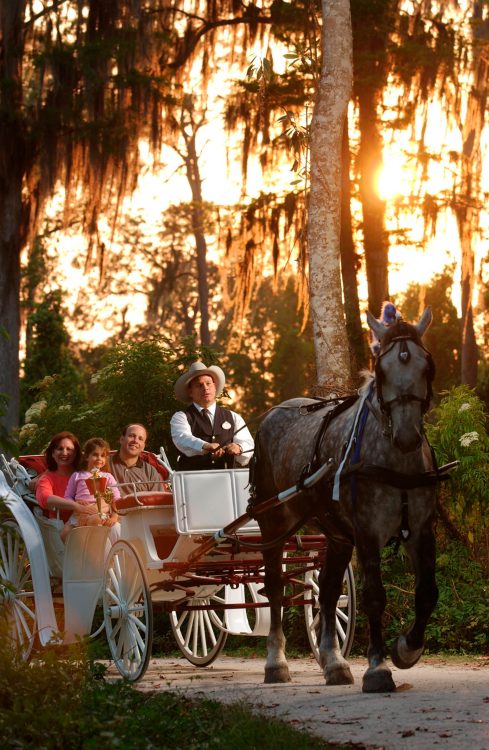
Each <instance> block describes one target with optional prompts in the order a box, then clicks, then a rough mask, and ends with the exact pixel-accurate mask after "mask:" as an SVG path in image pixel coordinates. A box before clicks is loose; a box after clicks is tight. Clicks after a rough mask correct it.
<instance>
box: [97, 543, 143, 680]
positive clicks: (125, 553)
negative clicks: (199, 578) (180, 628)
mask: <svg viewBox="0 0 489 750" xmlns="http://www.w3.org/2000/svg"><path fill="white" fill-rule="evenodd" d="M103 608H104V622H105V631H106V634H107V640H108V642H109V648H110V652H111V654H112V658H113V660H114V664H115V666H116V667H117V669H118V670H119V672H120V673H121V675H122V676H123V677H125V678H126V679H128V680H130V681H131V682H136V681H137V680H140V679H141V677H142V676H143V675H144V673H145V671H146V668H147V666H148V662H149V658H150V656H151V645H152V642H153V610H152V607H151V597H150V592H149V588H148V584H147V582H146V576H145V573H144V569H143V566H142V564H141V561H140V559H139V555H138V553H137V552H136V550H135V549H134V547H132V546H131V545H130V544H129V543H128V542H125V541H123V540H121V541H118V542H116V543H115V544H114V545H113V547H112V548H111V550H110V552H109V555H108V557H107V562H106V565H105V578H104V587H103Z"/></svg>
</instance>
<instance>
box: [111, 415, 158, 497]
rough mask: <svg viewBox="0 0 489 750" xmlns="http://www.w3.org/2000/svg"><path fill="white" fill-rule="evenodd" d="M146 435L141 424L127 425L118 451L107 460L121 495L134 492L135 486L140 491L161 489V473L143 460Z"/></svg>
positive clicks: (144, 428)
mask: <svg viewBox="0 0 489 750" xmlns="http://www.w3.org/2000/svg"><path fill="white" fill-rule="evenodd" d="M147 437H148V433H147V430H146V427H145V426H144V425H142V424H138V423H135V424H128V425H126V426H125V427H124V429H123V430H122V433H121V437H120V445H119V450H118V451H117V452H116V453H114V454H112V455H111V456H110V458H109V464H110V471H111V473H112V474H113V475H114V477H115V478H116V480H117V483H118V484H119V485H120V491H121V494H122V495H130V494H132V493H133V492H134V487H133V486H131V485H134V484H136V486H137V488H138V490H139V491H140V492H141V491H148V492H151V491H153V490H154V491H158V490H159V488H160V487H161V482H162V476H163V475H162V473H161V472H160V471H158V469H157V468H156V467H155V466H154V465H153V464H152V463H150V461H149V460H148V461H145V460H143V457H142V454H143V452H144V449H145V447H146V440H147Z"/></svg>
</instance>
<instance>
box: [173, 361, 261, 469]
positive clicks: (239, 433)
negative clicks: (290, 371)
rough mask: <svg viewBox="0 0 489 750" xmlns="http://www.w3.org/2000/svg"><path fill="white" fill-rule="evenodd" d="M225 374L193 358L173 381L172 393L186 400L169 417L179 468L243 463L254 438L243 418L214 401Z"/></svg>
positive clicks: (246, 460)
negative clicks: (182, 406)
mask: <svg viewBox="0 0 489 750" xmlns="http://www.w3.org/2000/svg"><path fill="white" fill-rule="evenodd" d="M225 382H226V376H225V375H224V372H223V371H222V370H221V368H220V367H217V366H216V365H211V366H210V367H206V366H205V364H204V363H203V362H193V363H192V364H191V365H190V367H189V369H188V370H187V371H186V372H184V373H183V375H180V377H179V378H178V380H177V381H176V383H175V397H176V398H177V399H178V400H179V401H183V403H185V404H187V405H188V406H187V408H186V409H185V411H183V410H182V411H177V412H176V413H175V414H174V415H173V417H172V418H171V422H170V426H171V436H172V440H173V442H174V444H175V446H176V448H177V450H178V469H179V470H181V471H184V470H190V471H194V470H205V469H226V468H233V466H234V465H235V464H236V465H237V466H240V467H243V466H246V465H247V464H248V462H249V460H250V457H251V455H252V452H253V447H254V442H253V438H252V436H251V434H250V431H249V430H248V428H247V426H246V424H245V422H244V420H243V419H242V417H240V416H239V414H236V412H233V411H230V410H229V409H225V408H224V407H222V406H219V405H218V404H217V403H216V398H218V397H219V396H220V395H221V393H222V392H223V389H224V385H225Z"/></svg>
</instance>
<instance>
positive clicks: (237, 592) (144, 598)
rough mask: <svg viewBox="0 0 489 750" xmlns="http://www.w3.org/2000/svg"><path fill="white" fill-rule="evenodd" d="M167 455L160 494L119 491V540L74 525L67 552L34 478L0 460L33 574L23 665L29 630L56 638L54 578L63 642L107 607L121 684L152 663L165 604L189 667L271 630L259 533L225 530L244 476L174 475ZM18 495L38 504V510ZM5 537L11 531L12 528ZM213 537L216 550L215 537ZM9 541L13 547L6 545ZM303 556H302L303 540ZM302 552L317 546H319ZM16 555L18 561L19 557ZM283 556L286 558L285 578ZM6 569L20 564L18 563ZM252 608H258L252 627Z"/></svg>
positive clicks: (309, 610) (312, 625)
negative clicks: (32, 489) (156, 620)
mask: <svg viewBox="0 0 489 750" xmlns="http://www.w3.org/2000/svg"><path fill="white" fill-rule="evenodd" d="M2 458H3V457H2ZM34 458H36V457H34ZM165 458H166V457H165V456H164V454H163V460H162V461H160V463H162V464H163V465H164V466H165V467H166V469H167V470H168V472H169V478H168V479H166V480H163V479H162V481H161V484H162V485H163V491H158V490H156V491H154V492H139V493H138V492H136V491H135V490H136V487H135V486H134V485H132V489H133V491H134V495H132V496H125V495H123V496H122V498H121V499H120V500H119V501H117V502H116V506H117V511H118V513H119V520H120V531H121V537H120V541H118V542H115V544H114V545H113V546H111V544H110V542H109V541H108V533H109V530H108V528H107V527H104V526H90V527H75V528H73V529H72V531H71V532H70V534H69V535H68V538H67V541H66V545H63V543H62V542H61V539H60V536H59V530H60V527H61V526H62V522H61V521H58V520H56V519H52V518H46V517H45V515H44V513H43V511H42V510H41V508H40V507H39V506H37V507H36V505H35V499H34V498H33V497H32V495H31V494H30V493H29V490H28V482H29V479H30V477H29V475H28V473H27V472H26V470H25V468H23V467H22V465H20V464H19V462H17V461H15V460H14V459H12V460H11V461H10V462H7V461H5V459H4V460H3V467H2V471H0V498H4V499H5V504H6V506H7V509H8V510H9V511H10V513H11V514H12V516H13V518H14V519H15V522H16V524H17V527H18V530H19V531H20V536H21V537H22V541H23V544H24V548H25V550H26V551H27V556H28V560H27V562H28V568H29V571H30V579H31V583H30V588H26V587H25V586H24V589H23V591H22V592H20V595H19V597H18V605H17V606H18V610H20V611H21V613H20V617H19V619H18V622H17V625H16V627H17V630H19V628H20V629H22V628H23V626H24V620H25V618H24V615H23V614H22V609H24V611H25V610H26V608H25V607H24V604H23V600H22V597H24V600H25V601H27V599H28V598H30V599H32V597H34V599H35V613H34V614H32V613H29V615H30V617H31V618H32V619H33V620H34V626H35V627H33V629H32V632H31V633H29V634H28V635H29V638H28V640H29V643H28V644H27V646H26V649H25V658H28V655H29V653H30V648H32V643H33V641H34V638H35V636H36V635H38V637H39V641H40V643H41V645H42V646H45V645H47V644H48V643H50V642H51V643H53V642H54V643H60V642H61V637H60V633H59V630H60V629H59V627H58V624H57V622H56V616H55V609H54V605H53V596H57V595H58V593H57V592H58V591H59V590H60V589H61V583H62V591H63V602H64V627H63V641H62V642H63V643H72V642H74V641H76V640H77V639H78V638H80V637H84V636H86V635H88V634H89V633H90V631H91V629H92V621H93V615H94V612H95V608H96V606H97V604H98V603H100V602H102V603H103V612H104V623H103V624H102V626H101V628H103V627H105V630H106V634H107V639H108V642H109V646H110V649H111V653H112V656H113V659H114V662H115V663H116V665H117V669H118V670H119V671H120V673H121V674H122V675H124V676H125V677H127V678H128V679H140V677H141V676H142V674H144V671H145V669H146V667H147V663H148V658H149V655H150V653H151V639H152V628H153V625H152V604H153V603H154V604H156V603H160V604H162V605H163V606H164V607H165V608H166V609H167V610H168V611H169V612H170V622H171V627H172V630H173V633H174V636H175V638H176V640H177V644H178V647H179V648H180V650H181V651H182V652H183V653H184V654H185V656H186V658H187V659H189V661H191V662H192V663H193V664H195V665H196V666H205V665H207V664H209V663H211V661H212V660H213V659H214V658H215V656H216V655H217V654H218V653H219V652H220V650H221V648H222V646H223V645H224V642H225V638H226V635H227V634H228V633H232V634H239V635H260V636H264V635H267V634H268V632H269V629H270V609H269V607H268V600H267V599H266V597H265V596H264V595H263V593H262V590H263V585H264V579H263V566H262V560H261V555H260V552H259V551H258V550H259V541H260V530H259V526H258V524H257V522H256V521H255V520H253V519H251V520H249V521H248V522H247V523H245V524H243V525H242V526H241V527H239V535H238V536H232V538H231V540H229V538H226V534H224V530H225V529H226V527H229V526H231V527H232V528H238V526H236V525H234V526H233V524H234V522H235V521H236V519H240V518H241V517H242V516H244V515H245V514H246V512H247V508H248V505H249V502H250V495H249V473H248V470H247V469H221V470H211V471H185V472H172V471H171V469H170V468H169V466H168V463H167V461H166V462H165V460H164V459H165ZM7 480H8V481H7ZM170 487H171V490H170ZM283 494H284V495H285V494H287V493H283ZM24 500H26V501H27V502H30V504H31V505H34V507H33V510H31V509H30V508H29V507H28V505H27V504H26V502H25V501H24ZM243 520H245V519H243ZM11 527H12V524H11ZM9 533H11V534H12V528H11V531H10V532H9ZM16 533H17V532H13V535H11V537H10V541H8V544H7V545H4V539H3V538H1V535H0V553H1V555H2V559H4V558H5V557H6V556H8V555H9V554H10V556H11V557H12V558H15V551H14V554H13V555H12V550H13V548H14V547H15V548H16V542H15V541H12V539H14V540H15V538H16V536H15V534H16ZM17 535H18V534H17ZM213 536H214V538H215V539H217V538H218V539H219V543H216V544H214V543H213V542H212V537H213ZM249 537H251V540H250V539H249ZM253 537H255V540H256V541H255V540H254V539H253ZM311 539H314V538H313V537H311ZM209 540H211V542H210V543H209ZM223 540H224V544H221V543H222V541H223ZM250 541H251V543H250ZM313 544H314V543H313ZM315 544H316V545H317V544H318V543H315ZM2 545H3V547H2ZM5 546H8V547H9V549H8V550H5ZM292 549H294V548H293V547H292ZM297 549H299V548H297ZM300 549H301V550H302V549H303V547H302V543H301V545H300ZM308 549H310V550H313V549H314V550H320V549H323V543H322V542H320V543H319V546H315V547H314V546H312V547H309V548H308ZM295 551H296V550H295ZM300 554H301V555H302V557H303V558H304V555H305V559H306V560H307V559H308V560H313V559H316V560H318V559H319V557H318V555H319V551H315V552H307V551H306V552H305V553H304V552H301V553H300ZM22 555H23V557H22V560H23V561H25V554H24V553H22ZM286 555H287V552H284V563H283V565H284V571H285V564H286V560H285V557H286ZM308 555H309V557H308ZM311 555H312V557H311ZM291 559H292V560H293V562H294V570H293V573H292V574H291V575H292V576H293V578H296V577H297V576H296V568H295V566H296V564H297V561H298V558H297V557H294V558H291ZM303 562H304V559H303ZM13 567H14V568H15V567H17V568H19V565H18V564H16V563H15V560H14V566H13ZM4 569H5V565H4ZM304 570H305V571H306V573H305V585H306V589H305V590H306V594H305V599H306V601H305V602H304V604H305V611H306V622H307V623H308V625H307V627H308V635H309V639H310V642H311V646H312V648H313V651H314V653H315V655H316V658H318V653H319V652H318V649H317V642H316V632H317V623H318V614H317V613H318V604H317V593H316V590H317V584H316V580H315V579H314V575H316V574H317V564H316V563H314V562H312V567H311V563H308V562H306V564H305V568H304ZM3 579H5V582H6V584H7V585H6V586H4V587H2V586H1V585H0V602H1V601H2V598H4V599H6V601H7V605H8V601H9V598H10V600H12V597H11V594H10V592H9V585H10V584H9V580H8V575H6V574H5V573H2V581H0V584H2V583H3V582H4V581H3ZM349 580H350V584H349V592H350V593H349V594H348V596H347V597H343V596H342V597H340V600H339V605H338V606H339V607H342V608H343V610H344V611H346V612H347V614H344V612H343V611H341V610H337V611H338V612H339V617H340V618H342V621H343V623H347V625H348V627H347V628H345V632H342V631H340V633H341V638H342V642H343V643H344V644H346V645H345V648H346V649H347V650H349V648H350V646H351V638H352V635H353V629H354V608H353V610H352V607H351V603H352V602H353V603H354V588H353V575H352V573H351V571H350V579H349ZM293 601H295V600H293ZM250 608H251V609H252V610H253V613H254V615H253V618H252V620H251V624H250V620H249V618H248V613H249V612H250ZM338 622H339V621H338ZM19 623H20V625H19ZM342 627H343V626H342ZM101 628H100V629H101ZM185 628H187V629H186V630H185ZM100 629H99V630H100ZM98 632H99V631H97V633H98ZM93 635H95V634H93ZM24 642H25V639H24ZM29 646H30V647H29ZM200 649H202V652H200Z"/></svg>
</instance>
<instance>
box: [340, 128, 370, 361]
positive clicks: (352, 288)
mask: <svg viewBox="0 0 489 750" xmlns="http://www.w3.org/2000/svg"><path fill="white" fill-rule="evenodd" d="M341 160H342V175H341V240H340V248H341V277H342V280H343V291H344V297H345V317H346V330H347V333H348V341H349V344H350V353H351V370H352V373H353V374H354V373H356V372H357V371H358V370H359V369H361V368H362V367H367V364H368V362H367V356H366V349H365V337H364V334H363V330H362V323H361V319H360V302H359V299H358V279H357V266H358V263H357V260H358V259H357V255H356V253H355V243H354V241H353V231H352V217H351V203H350V201H351V183H350V141H349V138H348V116H347V117H346V120H345V127H344V129H343V139H342V156H341Z"/></svg>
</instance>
